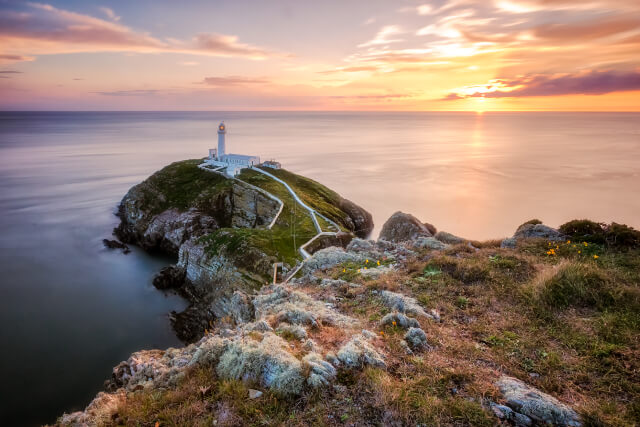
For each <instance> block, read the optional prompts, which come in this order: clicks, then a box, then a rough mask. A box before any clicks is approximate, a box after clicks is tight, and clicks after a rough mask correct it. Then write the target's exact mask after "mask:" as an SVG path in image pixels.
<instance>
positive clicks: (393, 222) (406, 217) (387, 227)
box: [380, 212, 432, 242]
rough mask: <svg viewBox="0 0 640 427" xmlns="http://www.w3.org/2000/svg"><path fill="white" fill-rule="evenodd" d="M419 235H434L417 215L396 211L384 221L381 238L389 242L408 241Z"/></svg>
mask: <svg viewBox="0 0 640 427" xmlns="http://www.w3.org/2000/svg"><path fill="white" fill-rule="evenodd" d="M418 237H432V236H431V233H430V232H429V229H428V228H427V227H426V226H425V225H424V224H423V223H421V222H420V221H419V220H418V219H417V218H416V217H414V216H413V215H410V214H406V213H403V212H396V213H394V214H393V215H391V217H390V218H389V219H388V220H387V222H385V223H384V225H383V226H382V231H381V232H380V239H383V240H387V241H389V242H408V241H411V240H414V239H416V238H418Z"/></svg>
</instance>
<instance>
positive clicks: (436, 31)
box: [0, 0, 640, 111]
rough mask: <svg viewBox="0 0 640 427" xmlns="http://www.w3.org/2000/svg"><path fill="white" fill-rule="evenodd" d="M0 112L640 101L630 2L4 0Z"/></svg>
mask: <svg viewBox="0 0 640 427" xmlns="http://www.w3.org/2000/svg"><path fill="white" fill-rule="evenodd" d="M0 109H2V110H358V111H370V110H381V111H396V110H397V111H492V110H500V111H528V110H544V111H548V110H550V111H640V0H431V1H427V0H421V1H408V0H407V1H399V0H396V1H392V0H385V1H383V0H362V1H357V0H336V1H334V0H323V1H311V0H308V1H307V0H281V1H276V0H273V1H267V0H254V1H249V0H233V1H224V0H219V1H212V0H209V1H204V0H203V1H197V0H182V1H174V0H166V1H163V0H135V1H131V0H122V1H120V0H102V1H90V0H65V1H62V0H60V1H48V2H46V3H38V2H26V1H15V0H0Z"/></svg>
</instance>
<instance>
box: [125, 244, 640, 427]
mask: <svg viewBox="0 0 640 427" xmlns="http://www.w3.org/2000/svg"><path fill="white" fill-rule="evenodd" d="M574 243H575V242H574V241H573V240H571V241H570V242H569V243H567V242H563V243H557V242H553V243H551V244H550V242H547V241H543V240H539V241H536V240H530V241H526V242H521V243H519V245H518V248H517V249H515V250H509V249H501V248H499V247H496V246H495V245H493V244H487V245H483V246H482V247H481V248H480V249H479V250H477V251H476V250H469V248H468V246H466V245H460V246H455V247H453V248H451V249H449V250H448V251H445V252H437V251H427V252H421V253H418V254H416V256H414V257H409V258H408V259H407V260H406V261H403V262H400V263H399V265H398V270H397V271H393V272H391V273H389V274H386V275H382V276H380V277H378V278H365V277H363V276H362V275H361V274H358V269H362V268H364V266H363V265H361V264H360V263H345V264H343V265H339V266H336V267H335V268H334V269H333V270H331V271H328V272H327V273H326V277H333V278H343V279H345V280H348V281H350V282H354V283H357V284H360V285H361V286H360V287H351V286H343V287H337V288H336V289H335V290H333V291H329V290H327V289H324V288H322V289H321V288H319V287H313V286H312V285H309V292H317V293H319V294H322V295H324V294H325V293H327V292H335V294H334V295H333V296H335V297H336V303H335V304H336V306H337V308H338V310H339V311H341V312H343V313H345V314H348V315H351V316H354V317H355V318H357V319H358V320H359V321H361V322H362V324H363V327H365V328H367V329H369V330H371V331H374V332H375V333H376V335H377V337H378V338H376V340H377V342H378V344H377V345H378V346H379V347H380V348H381V349H382V351H383V352H384V353H385V355H386V360H385V362H386V364H387V368H386V369H379V368H366V369H364V370H363V371H345V370H339V373H338V377H337V379H336V383H335V387H329V388H327V389H324V390H320V391H316V392H314V393H311V392H309V393H307V394H303V395H302V396H299V397H297V398H282V397H279V396H277V395H275V394H273V393H270V392H269V391H266V392H265V395H264V396H263V397H262V398H260V399H256V400H250V399H248V398H247V394H248V391H247V388H248V387H253V386H256V385H254V384H243V383H240V382H235V381H221V380H219V379H217V377H216V375H215V372H212V371H211V370H208V369H206V368H201V369H196V370H192V371H190V372H188V373H187V375H186V376H185V378H184V380H183V383H182V384H181V385H180V386H178V387H176V388H175V389H170V390H165V391H161V392H159V391H151V390H140V391H136V392H132V393H130V395H129V399H128V400H127V402H126V404H125V405H123V406H122V407H121V408H120V409H119V411H118V418H117V422H114V424H118V423H119V424H127V425H154V423H155V422H156V421H160V425H165V424H167V425H168V424H171V425H174V424H176V425H185V424H187V425H205V424H207V423H211V422H213V420H217V423H218V425H234V424H235V425H239V424H242V425H291V426H297V425H365V424H373V425H417V424H421V425H441V426H467V425H468V426H490V425H495V424H496V419H495V418H494V417H493V415H492V414H491V412H490V411H489V410H488V409H487V408H486V407H485V406H483V402H485V400H486V399H491V400H494V401H499V399H500V395H499V392H498V390H497V389H496V387H495V385H494V383H495V381H496V380H497V379H498V378H499V376H500V375H502V374H503V373H505V374H507V375H511V376H514V377H517V378H520V379H521V380H523V381H525V382H526V383H528V384H531V385H533V386H535V387H537V388H539V389H541V390H542V391H544V392H546V393H549V394H552V395H553V396H555V397H557V398H558V399H560V400H562V401H564V402H566V403H568V404H570V405H571V406H572V407H574V408H575V409H576V410H577V411H578V413H579V414H580V415H581V416H582V418H583V421H584V424H585V425H637V420H638V419H639V415H640V405H639V404H638V402H639V401H640V268H639V267H640V249H638V248H633V247H627V248H621V247H619V246H618V247H616V246H610V245H607V244H606V243H605V244H595V243H588V246H586V247H585V246H584V244H583V243H582V242H579V243H580V244H581V245H582V246H581V248H590V249H587V251H589V250H592V251H593V253H591V252H588V253H586V254H583V253H580V254H578V253H577V252H578V247H579V246H576V247H574V246H573V245H574ZM225 244H233V241H232V240H229V241H225V242H219V243H213V242H212V245H213V246H212V248H214V247H215V245H219V246H218V249H220V248H222V247H223V245H225ZM556 247H557V249H556V250H554V252H555V254H553V255H551V254H548V252H549V251H550V248H556ZM580 250H581V251H582V250H584V249H580ZM594 254H595V255H598V258H593V255H594ZM370 262H372V260H370ZM383 289H386V290H391V291H394V292H401V293H403V294H405V295H408V296H412V297H413V298H415V299H416V300H417V301H418V302H419V303H420V304H422V305H423V306H424V307H425V309H432V308H433V309H437V310H438V311H439V312H440V314H441V316H442V319H443V321H442V322H441V323H436V322H433V321H430V320H427V319H418V320H419V322H420V324H421V327H422V329H423V330H424V331H425V332H426V334H427V337H428V341H429V344H430V345H431V346H432V348H433V350H432V351H428V352H425V353H420V354H415V355H407V354H406V353H405V351H404V349H403V348H402V346H401V340H402V338H403V335H404V330H402V329H401V328H399V327H397V326H386V327H381V326H380V325H379V321H380V319H381V317H382V316H384V314H386V313H388V312H389V309H388V308H387V307H385V306H384V304H383V303H382V300H381V299H380V297H379V291H380V290H383ZM373 291H376V292H375V293H374V292H373ZM331 331H333V332H331ZM336 331H338V332H339V330H333V329H329V328H321V329H320V330H319V331H315V332H313V333H312V334H311V338H313V339H314V340H315V341H316V342H318V343H320V344H321V345H322V346H325V347H329V346H331V348H335V347H336V346H339V345H340V344H341V343H343V342H344V341H345V340H346V339H348V336H342V335H339V334H337V332H336ZM322 334H325V335H322ZM332 334H333V335H332ZM336 334H337V335H336ZM286 338H288V339H292V337H290V336H287V337H286ZM292 342H293V340H292ZM201 387H210V390H209V391H207V392H206V393H204V394H203V393H201V391H200V388H201ZM261 390H262V389H261Z"/></svg>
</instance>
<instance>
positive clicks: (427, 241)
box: [412, 237, 447, 251]
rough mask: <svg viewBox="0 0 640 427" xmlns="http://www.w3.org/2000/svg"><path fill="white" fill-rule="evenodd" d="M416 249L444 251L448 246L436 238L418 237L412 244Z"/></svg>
mask: <svg viewBox="0 0 640 427" xmlns="http://www.w3.org/2000/svg"><path fill="white" fill-rule="evenodd" d="M412 245H413V247H414V248H419V249H433V250H437V251H442V250H444V249H446V248H447V245H446V244H444V243H442V242H441V241H440V240H437V239H436V238H434V237H418V238H417V239H415V240H414V241H413V242H412Z"/></svg>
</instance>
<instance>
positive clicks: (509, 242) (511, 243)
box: [500, 237, 518, 249]
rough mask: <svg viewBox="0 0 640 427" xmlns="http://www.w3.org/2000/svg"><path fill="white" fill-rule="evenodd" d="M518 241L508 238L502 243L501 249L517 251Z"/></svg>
mask: <svg viewBox="0 0 640 427" xmlns="http://www.w3.org/2000/svg"><path fill="white" fill-rule="evenodd" d="M517 242H518V240H517V239H516V238H515V237H507V238H506V239H504V240H503V241H502V243H500V247H501V248H503V249H515V248H516V244H517Z"/></svg>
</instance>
